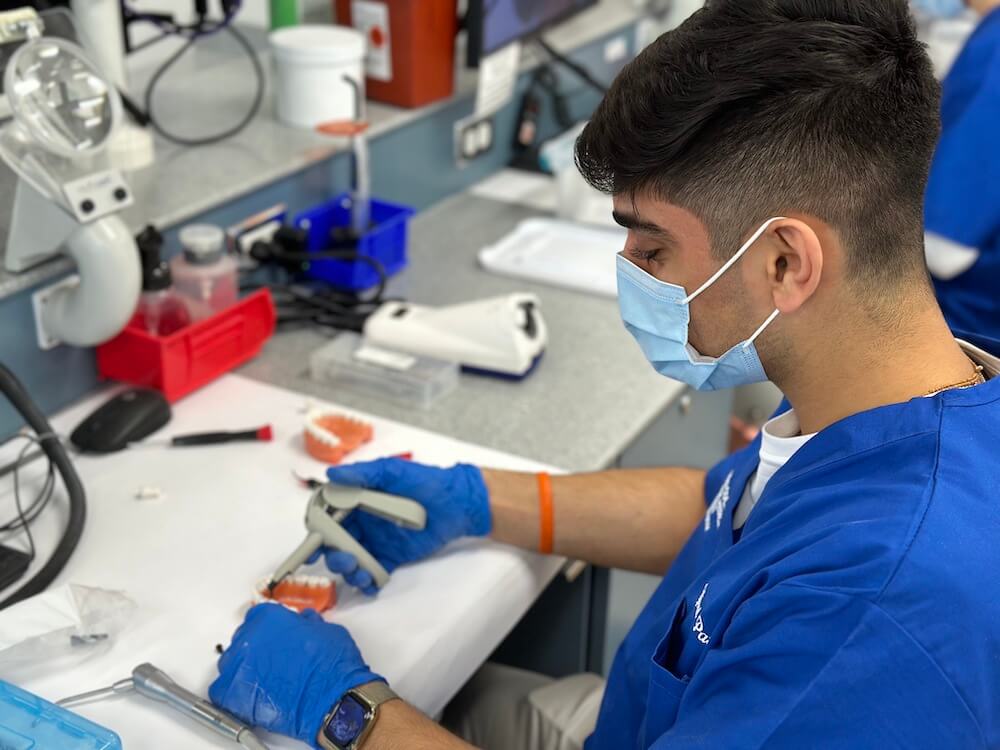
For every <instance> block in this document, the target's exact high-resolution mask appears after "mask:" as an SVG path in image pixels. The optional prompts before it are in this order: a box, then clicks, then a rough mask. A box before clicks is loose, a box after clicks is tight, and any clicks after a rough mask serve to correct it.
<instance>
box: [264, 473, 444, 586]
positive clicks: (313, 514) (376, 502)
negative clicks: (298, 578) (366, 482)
mask: <svg viewBox="0 0 1000 750" xmlns="http://www.w3.org/2000/svg"><path fill="white" fill-rule="evenodd" d="M355 510H357V511H358V512H362V513H370V514H372V515H373V516H378V517H379V518H383V519H385V520H387V521H392V522H393V523H396V524H398V525H400V526H402V527H403V528H407V529H414V530H419V529H423V528H424V527H425V526H426V525H427V511H426V510H424V507H423V506H422V505H421V504H420V503H418V502H416V501H414V500H408V499H406V498H402V497H397V496H396V495H389V494H386V493H384V492H376V491H374V490H359V489H357V488H354V487H342V486H339V485H335V484H325V485H323V486H322V487H319V488H318V489H317V490H316V491H315V492H314V493H313V496H312V498H310V500H309V505H308V506H307V507H306V530H307V532H308V533H307V534H306V538H305V539H304V540H303V541H302V544H300V545H299V546H298V547H296V549H295V551H294V552H292V554H291V555H289V556H288V559H286V560H285V561H284V562H283V563H282V564H281V566H279V567H278V569H277V570H276V571H275V572H274V575H273V576H272V577H271V580H270V582H269V583H268V589H269V590H270V591H274V587H275V586H277V585H278V584H279V583H280V582H281V580H282V579H283V578H285V577H286V576H289V575H291V574H292V573H294V572H295V571H296V570H297V569H298V568H299V567H300V566H301V565H304V564H305V563H306V561H307V560H308V559H309V558H310V557H312V555H313V554H314V553H315V552H316V550H318V549H319V548H320V547H329V548H331V549H336V550H340V551H342V552H347V553H350V554H351V555H353V556H354V557H355V558H356V559H357V561H358V566H359V567H360V568H362V569H363V570H367V571H368V572H369V573H371V576H372V580H373V581H374V582H375V586H376V587H377V588H382V587H383V586H385V584H386V583H387V582H388V580H389V573H388V571H386V569H385V568H384V567H382V565H381V563H379V561H378V560H376V559H375V558H374V557H373V556H372V555H371V553H369V552H368V550H366V549H365V548H364V547H362V546H361V543H360V542H358V540H357V539H355V538H354V537H353V536H351V535H350V534H349V533H348V532H347V530H346V529H345V528H344V527H343V526H341V521H343V520H344V519H345V518H346V517H347V516H348V514H350V513H351V512H352V511H355Z"/></svg>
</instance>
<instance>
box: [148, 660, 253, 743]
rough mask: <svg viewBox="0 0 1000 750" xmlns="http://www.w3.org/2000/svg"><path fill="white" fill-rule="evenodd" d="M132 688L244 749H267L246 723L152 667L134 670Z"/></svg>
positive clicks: (150, 665) (149, 665)
mask: <svg viewBox="0 0 1000 750" xmlns="http://www.w3.org/2000/svg"><path fill="white" fill-rule="evenodd" d="M132 685H133V687H134V688H135V690H136V692H138V693H141V694H142V695H144V696H146V697H147V698H151V699H153V700H155V701H159V702H161V703H165V704H167V705H168V706H170V707H171V708H173V709H175V710H177V711H180V712H181V713H182V714H186V715H187V716H189V717H191V718H192V719H194V720H195V721H197V722H199V723H201V724H203V725H205V726H206V727H208V728H209V729H212V730H214V731H215V732H216V733H217V734H221V735H222V736H223V737H228V738H229V739H231V740H234V741H235V742H238V743H239V744H241V745H243V747H246V748H249V749H250V750H260V748H265V747H266V746H265V745H264V744H263V743H262V742H261V741H260V740H258V739H257V738H256V736H254V734H253V730H252V729H251V728H250V727H248V726H247V725H246V724H243V723H242V722H240V721H238V720H237V719H235V718H234V717H232V716H230V715H229V714H227V713H226V712H225V711H222V710H220V709H218V708H216V707H215V706H213V705H212V704H211V703H209V702H208V701H207V700H205V699H204V698H199V697H198V696H197V695H195V694H194V693H192V692H191V691H190V690H186V689H184V688H182V687H181V686H180V685H178V684H177V683H176V682H174V681H173V680H172V679H170V677H169V676H168V675H167V674H166V673H164V672H162V671H161V670H159V669H157V668H156V667H154V666H153V665H152V664H140V665H139V666H138V667H136V668H135V669H134V670H133V671H132Z"/></svg>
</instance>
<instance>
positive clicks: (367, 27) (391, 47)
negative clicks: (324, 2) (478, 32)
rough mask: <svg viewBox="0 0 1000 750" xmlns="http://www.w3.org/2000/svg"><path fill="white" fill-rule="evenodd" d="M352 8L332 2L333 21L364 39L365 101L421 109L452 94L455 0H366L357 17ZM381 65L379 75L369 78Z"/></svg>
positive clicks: (348, 1) (343, 2)
mask: <svg viewBox="0 0 1000 750" xmlns="http://www.w3.org/2000/svg"><path fill="white" fill-rule="evenodd" d="M352 5H353V3H352V2H351V0H335V8H336V13H337V22H338V23H341V24H344V25H347V26H354V27H355V28H357V29H359V30H361V31H362V32H364V33H365V35H366V36H367V38H368V50H369V52H368V57H369V63H370V64H369V68H368V72H369V75H368V77H367V78H366V79H365V88H366V91H367V95H368V98H369V99H374V100H376V101H379V102H385V103H387V104H395V105H396V106H397V107H422V106H423V105H425V104H430V103H431V102H434V101H437V100H439V99H446V98H447V97H449V96H451V95H452V93H453V92H454V90H455V35H456V34H457V33H458V19H457V14H458V7H457V2H456V0H367V1H366V2H365V3H364V6H363V7H364V9H365V12H364V15H363V16H362V15H360V14H359V16H358V18H354V16H353V14H352ZM386 19H387V20H388V24H386V23H385V21H386ZM386 25H388V28H385V26H386ZM380 62H381V70H382V72H379V73H378V74H377V75H373V74H372V73H373V71H378V70H379V69H380Z"/></svg>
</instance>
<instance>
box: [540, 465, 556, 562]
mask: <svg viewBox="0 0 1000 750" xmlns="http://www.w3.org/2000/svg"><path fill="white" fill-rule="evenodd" d="M538 511H539V518H540V523H539V542H538V551H539V552H541V553H542V554H543V555H551V554H552V549H553V538H554V536H555V528H554V527H555V511H554V509H553V507H552V477H550V476H549V475H548V474H546V473H545V472H541V473H539V475H538Z"/></svg>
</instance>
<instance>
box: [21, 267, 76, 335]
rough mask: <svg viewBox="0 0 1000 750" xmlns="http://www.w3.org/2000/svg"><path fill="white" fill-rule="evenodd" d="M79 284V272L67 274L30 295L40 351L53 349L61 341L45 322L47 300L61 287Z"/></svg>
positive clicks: (67, 287) (66, 287) (71, 286)
mask: <svg viewBox="0 0 1000 750" xmlns="http://www.w3.org/2000/svg"><path fill="white" fill-rule="evenodd" d="M77 286H80V276H79V274H73V275H72V276H67V277H66V278H65V279H62V280H60V281H57V282H56V283H55V284H49V285H48V286H46V287H42V288H41V289H39V290H38V291H37V292H34V293H33V294H32V295H31V307H32V309H33V310H34V312H35V334H36V336H37V337H38V347H39V348H40V349H41V350H42V351H48V350H50V349H55V348H56V347H57V346H59V345H60V344H61V343H62V341H61V340H60V339H59V338H58V337H57V336H55V335H54V334H53V333H52V332H51V331H50V330H49V328H48V326H47V325H46V323H45V312H46V309H47V306H48V304H49V300H50V299H52V297H53V296H54V295H55V294H56V293H57V292H59V291H60V290H62V289H71V288H73V287H77Z"/></svg>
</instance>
